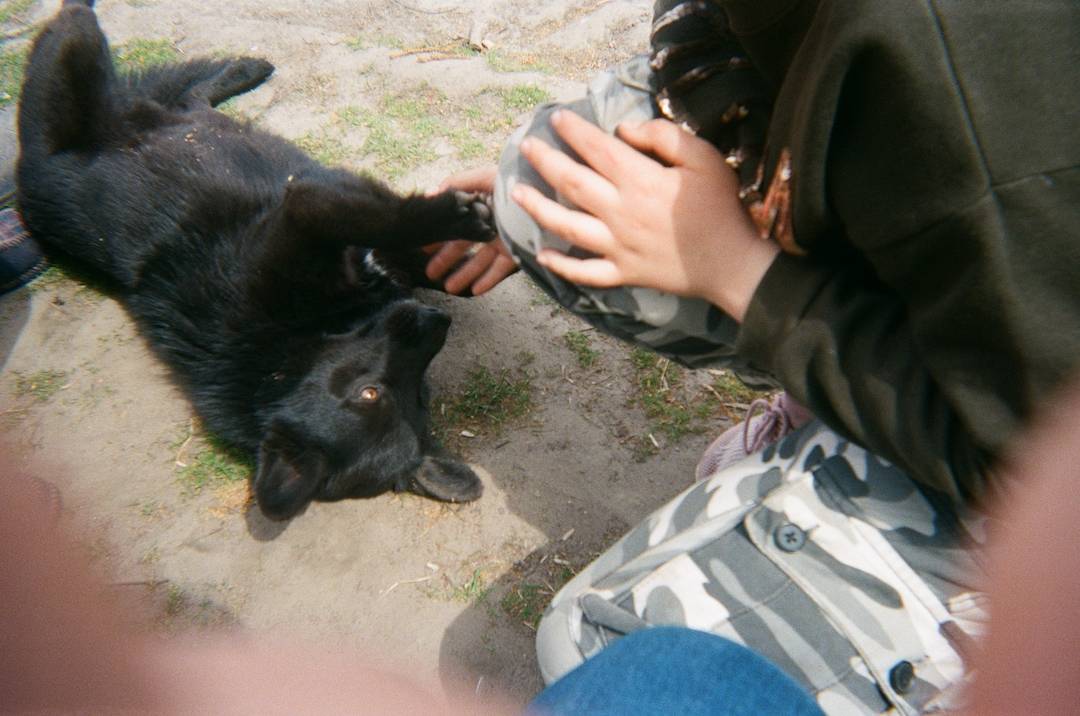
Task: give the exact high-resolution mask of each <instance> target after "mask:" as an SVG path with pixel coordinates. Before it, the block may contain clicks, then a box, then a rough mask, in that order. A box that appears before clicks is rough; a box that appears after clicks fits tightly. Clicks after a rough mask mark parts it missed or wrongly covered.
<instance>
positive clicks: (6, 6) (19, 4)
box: [0, 0, 34, 24]
mask: <svg viewBox="0 0 1080 716" xmlns="http://www.w3.org/2000/svg"><path fill="white" fill-rule="evenodd" d="M33 4H34V0H6V2H0V24H2V23H5V22H10V21H11V20H12V19H13V18H17V17H18V16H19V15H22V14H23V13H24V12H26V11H27V10H29V9H30V7H31V6H32V5H33Z"/></svg>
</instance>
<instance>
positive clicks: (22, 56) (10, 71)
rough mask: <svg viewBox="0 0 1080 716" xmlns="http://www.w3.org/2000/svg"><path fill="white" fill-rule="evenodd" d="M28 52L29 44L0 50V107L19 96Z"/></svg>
mask: <svg viewBox="0 0 1080 716" xmlns="http://www.w3.org/2000/svg"><path fill="white" fill-rule="evenodd" d="M29 54H30V47H29V46H23V47H20V48H19V49H17V50H9V49H7V48H4V49H3V50H0V107H5V106H7V105H9V104H11V103H12V102H14V101H15V100H16V99H18V98H19V91H20V90H21V89H22V81H23V71H24V70H25V69H26V58H27V57H28V56H29Z"/></svg>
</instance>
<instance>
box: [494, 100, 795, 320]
mask: <svg viewBox="0 0 1080 716" xmlns="http://www.w3.org/2000/svg"><path fill="white" fill-rule="evenodd" d="M551 122H552V126H553V127H554V128H555V130H556V131H557V132H558V133H559V135H560V136H561V137H562V138H563V139H564V140H565V141H566V143H567V144H569V145H570V147H572V148H573V149H574V151H576V152H577V153H578V155H579V156H581V157H582V159H583V160H584V161H585V164H579V163H577V162H575V161H573V160H572V159H570V158H569V157H568V156H566V155H565V154H563V153H562V152H559V151H557V150H555V149H553V148H552V147H550V146H548V145H546V144H544V143H543V142H542V141H539V140H537V139H535V138H528V139H526V140H525V141H524V142H522V144H521V152H522V154H523V155H524V156H525V158H526V159H528V160H529V162H531V163H532V165H533V166H534V167H535V168H536V170H537V171H538V172H539V173H540V174H541V176H543V177H544V179H545V180H546V181H547V182H548V183H549V184H550V185H551V186H552V187H553V188H554V189H555V190H556V191H557V192H559V193H560V194H562V195H564V196H566V197H567V198H568V199H569V200H570V201H571V202H572V203H573V204H574V205H576V206H578V207H579V210H577V211H575V210H570V209H567V208H566V207H564V206H562V205H560V204H558V203H557V202H555V201H552V200H550V199H547V198H546V197H544V196H543V195H542V194H540V192H538V191H536V190H535V189H533V188H531V187H528V186H525V185H523V184H518V185H517V186H515V187H514V189H513V191H512V196H513V198H514V200H515V201H517V202H518V203H519V204H520V205H521V206H522V207H523V208H524V209H525V210H526V211H527V212H528V213H529V214H530V215H531V216H532V217H533V219H535V220H536V221H537V223H539V224H540V225H541V226H542V227H544V228H545V229H547V230H549V231H551V232H553V233H555V234H557V235H559V236H561V237H562V238H564V239H566V240H567V241H569V242H570V243H572V244H574V245H576V246H579V247H580V248H582V249H585V250H587V251H590V252H592V253H594V254H596V255H597V257H596V258H589V259H575V258H571V257H569V256H567V255H565V254H563V253H561V252H558V251H553V250H550V249H546V250H544V251H541V252H540V254H539V255H538V256H537V260H538V261H539V262H540V263H541V264H542V265H543V266H545V267H547V268H548V269H550V270H551V271H553V272H555V273H557V274H559V275H560V276H562V277H563V278H565V279H566V280H568V281H571V282H573V283H579V284H583V285H588V286H597V287H613V286H621V285H633V286H644V287H649V288H655V289H658V290H661V291H667V292H670V293H676V294H679V295H683V296H695V297H700V298H705V299H706V300H709V301H710V302H712V303H714V304H716V305H717V306H719V307H720V308H721V309H723V310H724V311H726V312H727V313H729V314H730V315H731V316H732V317H734V318H735V319H736V320H742V317H743V316H744V315H745V313H746V308H747V306H748V305H749V302H750V298H751V297H752V296H753V292H754V289H756V288H757V285H758V283H759V282H760V281H761V278H762V277H763V276H764V275H765V271H766V270H767V269H768V268H769V266H770V265H771V263H772V260H773V259H774V258H775V257H776V254H777V253H778V252H779V248H778V247H777V246H776V245H775V244H773V243H771V242H767V241H763V240H762V239H760V238H759V237H758V235H757V232H756V230H755V228H754V225H753V222H752V221H751V219H750V217H749V215H748V214H747V212H746V210H745V209H744V208H743V206H742V203H741V202H740V201H739V198H738V182H737V179H736V176H735V173H734V172H733V171H732V170H731V169H730V168H729V167H728V166H727V165H726V164H725V163H724V159H723V157H722V156H721V154H720V153H719V152H718V151H717V150H716V149H715V148H714V147H713V146H712V145H710V144H709V143H708V142H706V141H704V140H702V139H698V138H697V137H694V136H693V135H691V134H689V133H687V132H685V131H683V130H682V129H680V128H679V127H678V126H676V125H674V124H672V123H671V122H668V121H666V120H653V121H650V122H646V123H645V124H642V125H640V126H636V127H631V126H626V125H623V126H621V127H620V128H619V138H615V137H611V136H610V135H608V134H606V133H605V132H604V131H603V130H601V129H600V128H598V127H596V126H595V125H593V124H590V123H589V122H587V121H585V120H583V119H582V118H580V117H578V116H577V115H576V114H574V113H573V112H570V111H566V110H563V111H560V112H556V113H555V115H554V116H553V117H552V120H551ZM620 140H621V141H620Z"/></svg>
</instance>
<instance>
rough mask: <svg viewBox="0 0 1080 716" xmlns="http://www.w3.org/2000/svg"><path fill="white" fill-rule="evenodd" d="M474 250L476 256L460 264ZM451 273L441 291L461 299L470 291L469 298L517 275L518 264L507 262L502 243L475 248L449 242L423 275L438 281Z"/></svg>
mask: <svg viewBox="0 0 1080 716" xmlns="http://www.w3.org/2000/svg"><path fill="white" fill-rule="evenodd" d="M476 247H479V248H476ZM474 248H476V253H474V254H473V255H472V256H469V258H468V260H466V261H465V262H464V263H462V259H463V258H465V257H466V256H468V254H469V252H470V251H472V250H473V249H474ZM451 270H453V273H451V274H450V275H449V276H448V277H447V278H446V280H445V281H444V282H443V290H444V291H446V292H447V293H452V294H455V295H460V294H462V293H465V291H467V290H469V289H470V288H471V289H472V294H473V295H474V296H479V295H480V294H483V293H487V292H488V291H490V290H491V289H493V288H494V287H495V286H497V285H498V284H499V283H500V282H501V281H502V280H503V279H504V278H506V277H507V276H509V275H510V274H512V273H514V272H515V271H517V264H516V263H514V260H513V259H512V258H510V254H509V253H508V252H507V250H506V247H505V246H503V244H502V242H499V241H495V242H492V243H489V244H474V243H473V242H471V241H448V242H446V243H445V244H442V245H441V246H440V247H439V249H438V251H437V252H436V253H435V255H434V256H432V257H431V259H430V260H429V261H428V265H427V268H426V270H425V273H426V274H427V277H428V278H429V279H431V280H432V281H437V280H438V279H440V278H442V277H443V276H445V275H446V273H447V272H448V271H451Z"/></svg>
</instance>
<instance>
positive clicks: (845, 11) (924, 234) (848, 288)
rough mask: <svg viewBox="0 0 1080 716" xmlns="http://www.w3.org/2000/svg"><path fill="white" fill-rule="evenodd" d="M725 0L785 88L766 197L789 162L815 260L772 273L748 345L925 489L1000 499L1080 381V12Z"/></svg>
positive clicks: (1065, 5) (803, 234) (890, 1)
mask: <svg viewBox="0 0 1080 716" xmlns="http://www.w3.org/2000/svg"><path fill="white" fill-rule="evenodd" d="M723 5H724V6H725V7H726V9H727V11H728V14H729V18H730V20H731V25H732V29H733V30H734V31H735V33H736V34H737V35H738V37H739V39H740V40H741V42H742V43H743V45H744V47H745V48H746V50H747V52H748V53H749V54H750V56H751V58H752V60H753V61H754V62H755V64H756V65H757V66H758V68H759V69H760V70H761V71H762V72H763V74H764V75H765V76H766V78H767V79H768V80H769V81H770V82H772V83H773V84H774V85H775V87H776V91H777V94H776V103H775V108H774V115H773V119H772V124H771V125H770V129H769V135H768V146H767V150H766V162H765V181H764V186H766V187H767V186H769V183H770V175H771V174H772V173H774V172H775V169H776V166H777V164H778V158H779V157H780V155H781V152H782V151H783V150H784V149H788V150H789V151H790V156H791V165H790V166H791V180H790V187H791V206H792V229H793V235H794V240H795V242H796V244H797V245H798V246H799V247H800V248H802V249H804V250H805V252H806V253H805V256H796V255H793V254H783V255H781V256H780V258H778V259H777V260H776V262H775V263H774V264H773V266H772V267H771V268H770V270H769V271H768V273H767V274H766V276H765V278H764V280H763V281H762V283H761V285H760V286H759V287H758V289H757V292H756V293H755V295H754V298H753V301H752V304H751V306H750V309H749V311H748V313H747V315H746V319H745V322H744V324H743V326H742V330H741V334H740V338H739V351H740V353H742V354H743V355H745V356H746V357H747V358H748V359H749V360H750V361H751V362H752V363H753V364H754V365H756V366H757V367H759V368H761V369H764V370H767V371H768V372H770V373H772V374H773V375H775V376H776V377H777V378H778V379H779V380H780V382H781V383H782V384H783V385H784V386H785V387H786V388H787V389H788V391H789V392H790V393H791V394H792V395H793V396H794V397H795V398H796V399H798V400H801V401H803V402H804V403H805V404H806V405H807V406H808V407H809V408H810V409H811V410H813V411H814V413H815V414H817V415H818V416H819V417H821V418H822V419H823V420H824V421H825V422H826V423H828V424H829V425H830V426H831V427H833V428H834V429H836V430H839V431H840V432H841V433H844V434H846V435H847V436H849V437H850V438H852V439H854V440H856V441H857V442H859V443H861V444H863V445H865V446H866V447H867V448H869V449H870V450H872V451H874V452H876V453H878V454H880V455H882V456H883V457H886V458H888V459H889V460H891V461H893V462H894V463H896V464H897V465H899V466H901V467H903V468H904V469H906V470H907V471H908V472H909V473H910V474H911V475H912V476H913V477H915V478H916V479H919V480H921V481H923V482H925V483H928V484H930V485H932V486H934V487H936V488H938V489H940V490H943V491H944V492H945V493H947V494H948V495H950V496H951V497H952V498H954V499H965V500H978V501H981V500H983V499H985V498H986V497H987V495H988V493H990V492H992V491H993V490H994V487H995V486H994V477H993V470H992V467H993V465H994V463H995V460H996V459H997V458H998V457H1000V456H1001V454H1002V450H1003V448H1004V447H1005V445H1006V444H1007V442H1008V440H1009V439H1010V438H1011V437H1013V436H1015V435H1016V433H1017V429H1018V428H1019V427H1020V426H1021V425H1023V424H1024V422H1025V421H1026V420H1027V419H1028V418H1029V417H1030V416H1032V414H1034V413H1035V412H1037V411H1039V410H1040V409H1041V408H1043V407H1044V406H1046V405H1047V404H1048V403H1050V402H1051V401H1052V400H1054V398H1055V391H1056V389H1058V388H1059V387H1060V386H1062V384H1063V382H1064V381H1065V380H1066V379H1068V378H1069V377H1071V376H1072V375H1074V374H1075V373H1076V372H1077V370H1078V369H1080V169H1078V165H1080V2H1077V0H1028V1H1026V2H1025V1H1023V0H1021V1H1018V2H988V1H987V0H929V1H923V2H916V1H914V0H887V1H883V0H820V2H818V1H816V0H738V1H731V2H723ZM1078 439H1080V438H1078ZM1021 447H1022V446H1021Z"/></svg>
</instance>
